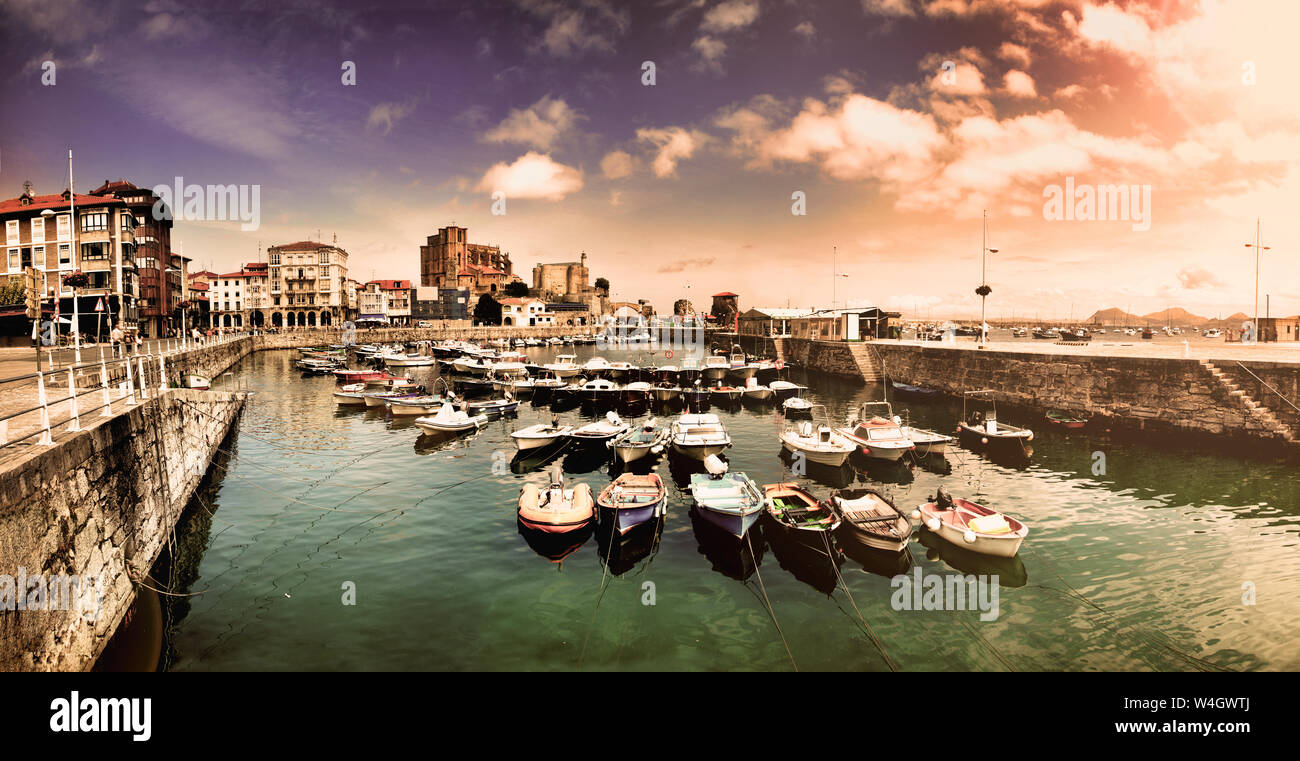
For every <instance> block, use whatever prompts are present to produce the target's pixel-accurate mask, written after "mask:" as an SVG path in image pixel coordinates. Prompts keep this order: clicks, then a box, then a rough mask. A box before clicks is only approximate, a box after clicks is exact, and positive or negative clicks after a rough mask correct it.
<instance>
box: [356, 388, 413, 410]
mask: <svg viewBox="0 0 1300 761" xmlns="http://www.w3.org/2000/svg"><path fill="white" fill-rule="evenodd" d="M416 396H419V394H418V393H417V392H416V391H415V390H414V389H412V390H409V391H363V392H362V393H361V398H362V399H363V400H364V403H365V405H366V406H367V407H387V406H388V401H389V400H390V399H411V398H414V397H416Z"/></svg>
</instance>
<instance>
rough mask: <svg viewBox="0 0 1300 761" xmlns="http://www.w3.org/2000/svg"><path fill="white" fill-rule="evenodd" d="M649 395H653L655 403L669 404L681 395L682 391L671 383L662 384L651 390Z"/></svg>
mask: <svg viewBox="0 0 1300 761" xmlns="http://www.w3.org/2000/svg"><path fill="white" fill-rule="evenodd" d="M650 393H651V394H653V395H654V398H655V401H658V402H671V401H673V400H674V399H676V398H677V397H679V396H681V395H682V390H681V389H680V388H678V387H677V386H674V385H672V384H671V383H663V384H660V385H658V386H655V387H654V388H652V389H651V390H650Z"/></svg>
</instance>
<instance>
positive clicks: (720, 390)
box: [709, 384, 744, 402]
mask: <svg viewBox="0 0 1300 761" xmlns="http://www.w3.org/2000/svg"><path fill="white" fill-rule="evenodd" d="M743 393H744V389H741V388H737V387H736V386H723V385H721V384H719V385H717V386H713V387H712V388H710V389H709V398H710V399H721V400H722V401H724V402H734V401H736V400H737V399H739V398H740V396H741V394H743Z"/></svg>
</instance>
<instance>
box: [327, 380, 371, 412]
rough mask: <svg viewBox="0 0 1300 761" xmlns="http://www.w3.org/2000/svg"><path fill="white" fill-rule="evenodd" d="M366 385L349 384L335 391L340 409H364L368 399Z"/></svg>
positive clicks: (335, 399) (335, 397) (335, 398)
mask: <svg viewBox="0 0 1300 761" xmlns="http://www.w3.org/2000/svg"><path fill="white" fill-rule="evenodd" d="M365 390H366V384H364V383H347V384H344V385H342V386H339V387H338V388H336V389H334V401H335V402H336V403H338V405H339V406H340V407H364V406H365V404H366V399H365V396H363V394H364V393H365Z"/></svg>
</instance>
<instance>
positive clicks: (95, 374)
mask: <svg viewBox="0 0 1300 761" xmlns="http://www.w3.org/2000/svg"><path fill="white" fill-rule="evenodd" d="M246 335H247V334H246V333H230V334H223V335H220V336H208V337H206V338H205V340H204V341H203V342H202V343H200V344H198V345H196V344H195V342H194V341H193V339H189V340H185V339H179V338H177V339H159V340H157V341H155V342H153V348H154V349H155V351H152V352H135V353H133V352H131V351H130V350H129V349H130V347H129V346H128V347H127V351H125V352H122V356H110V355H111V354H113V353H114V352H110V351H106V349H107V348H108V347H105V346H100V347H99V348H100V356H99V359H98V360H97V361H90V362H83V363H81V364H68V365H65V366H60V367H56V368H55V369H51V370H47V371H38V372H35V373H28V374H27V375H19V376H15V377H12V378H4V379H0V450H10V448H11V447H15V446H17V445H20V444H23V445H29V446H30V445H35V446H39V447H48V446H53V445H54V443H55V436H56V434H57V433H58V432H60V431H63V432H69V433H71V432H77V431H80V430H82V419H83V418H86V417H100V418H106V417H110V416H112V414H113V405H115V404H116V405H118V409H119V410H121V409H128V408H130V407H134V406H135V405H137V404H140V403H141V402H144V401H147V400H148V399H151V398H153V397H154V396H156V395H158V394H164V393H166V392H167V391H168V390H169V389H170V388H171V384H170V383H169V382H168V380H169V377H171V376H170V375H169V373H175V372H176V367H177V365H178V360H180V361H181V362H183V361H184V360H183V357H182V355H185V354H187V353H189V352H190V351H193V350H195V349H201V348H204V347H206V346H215V345H221V344H226V343H230V342H232V341H237V340H239V339H240V338H243V337H245V336H246ZM83 354H84V352H83Z"/></svg>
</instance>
